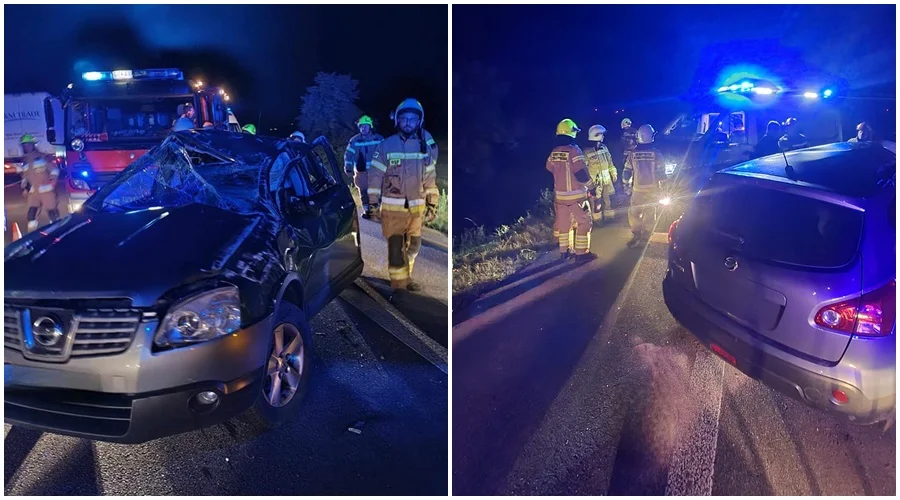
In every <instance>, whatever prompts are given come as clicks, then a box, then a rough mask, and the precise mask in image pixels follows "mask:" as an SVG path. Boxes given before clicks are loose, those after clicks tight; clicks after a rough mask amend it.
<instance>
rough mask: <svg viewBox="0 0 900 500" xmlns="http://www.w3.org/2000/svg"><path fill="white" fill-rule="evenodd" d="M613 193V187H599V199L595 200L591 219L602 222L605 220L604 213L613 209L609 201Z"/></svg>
mask: <svg viewBox="0 0 900 500" xmlns="http://www.w3.org/2000/svg"><path fill="white" fill-rule="evenodd" d="M612 192H613V187H612V185H609V186H602V185H601V186H597V191H596V193H597V197H596V198H594V206H593V211H592V212H591V217H593V218H594V220H600V219H602V218H603V211H604V210H609V209H611V208H612V204H611V203H610V201H609V196H610V194H612Z"/></svg>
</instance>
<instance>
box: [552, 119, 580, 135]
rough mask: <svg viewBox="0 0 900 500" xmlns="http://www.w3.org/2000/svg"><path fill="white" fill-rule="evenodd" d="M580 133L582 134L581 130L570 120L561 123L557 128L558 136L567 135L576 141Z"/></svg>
mask: <svg viewBox="0 0 900 500" xmlns="http://www.w3.org/2000/svg"><path fill="white" fill-rule="evenodd" d="M578 132H581V129H580V128H578V125H575V122H574V121H572V120H570V119H569V118H566V119H565V120H563V121H561V122H559V125H557V126H556V135H567V136H569V137H571V138H573V139H574V138H575V136H576V135H578Z"/></svg>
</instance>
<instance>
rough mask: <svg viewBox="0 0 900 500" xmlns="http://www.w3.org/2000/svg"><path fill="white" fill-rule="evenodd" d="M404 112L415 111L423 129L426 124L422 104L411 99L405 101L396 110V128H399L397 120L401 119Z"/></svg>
mask: <svg viewBox="0 0 900 500" xmlns="http://www.w3.org/2000/svg"><path fill="white" fill-rule="evenodd" d="M404 111H414V112H416V113H418V114H419V126H420V127H421V126H422V125H423V124H424V123H425V108H423V107H422V103H420V102H419V101H417V100H415V99H413V98H412V97H410V98H409V99H404V100H403V102H401V103H400V105H399V106H397V109H395V110H394V117H393V118H394V126H395V127H396V126H397V120H398V119H399V118H400V113H402V112H404Z"/></svg>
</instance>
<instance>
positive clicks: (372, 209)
mask: <svg viewBox="0 0 900 500" xmlns="http://www.w3.org/2000/svg"><path fill="white" fill-rule="evenodd" d="M378 208H379V205H378V203H371V204H369V209H368V210H367V211H366V215H367V216H369V217H370V218H371V219H372V220H374V221H380V220H381V211H380V210H378Z"/></svg>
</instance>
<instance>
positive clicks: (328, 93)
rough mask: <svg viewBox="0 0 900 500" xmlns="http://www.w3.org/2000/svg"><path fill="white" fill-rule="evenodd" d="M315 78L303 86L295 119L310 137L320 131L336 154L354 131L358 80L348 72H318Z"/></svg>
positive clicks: (345, 144)
mask: <svg viewBox="0 0 900 500" xmlns="http://www.w3.org/2000/svg"><path fill="white" fill-rule="evenodd" d="M315 82H316V84H315V85H313V86H311V87H307V88H306V95H304V96H303V98H302V99H303V104H302V105H301V106H300V115H299V116H297V123H298V124H299V125H300V130H302V131H303V133H304V134H306V137H307V138H309V139H310V140H312V139H313V138H315V137H318V136H319V135H324V136H325V138H326V139H328V142H330V143H331V145H332V146H333V147H334V148H335V152H336V153H338V157H340V156H342V155H343V152H344V149H345V148H346V147H347V141H349V140H350V138H351V137H353V135H354V134H355V133H356V120H357V119H358V118H359V116H360V115H361V114H362V113H361V112H360V110H359V108H358V107H357V106H356V101H357V99H358V98H359V90H357V85H359V82H358V81H356V80H354V79H353V78H351V77H350V75H340V74H337V73H322V72H320V73H319V74H317V75H316V78H315Z"/></svg>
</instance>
